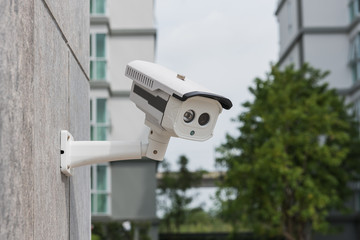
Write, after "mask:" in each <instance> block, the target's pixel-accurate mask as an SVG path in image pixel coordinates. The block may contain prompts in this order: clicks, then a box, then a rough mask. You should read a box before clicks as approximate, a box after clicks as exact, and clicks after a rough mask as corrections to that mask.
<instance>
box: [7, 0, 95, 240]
mask: <svg viewBox="0 0 360 240" xmlns="http://www.w3.org/2000/svg"><path fill="white" fill-rule="evenodd" d="M88 51H89V1H88V0H76V1H71V0H65V1H58V0H34V1H20V0H0V239H27V240H31V239H36V240H37V239H46V240H47V239H74V240H75V239H76V240H77V239H90V225H91V223H90V171H89V167H81V168H78V169H75V174H74V176H73V177H71V178H69V177H66V176H64V175H63V174H61V172H60V130H62V129H64V130H69V131H70V132H71V133H72V134H73V136H74V138H75V139H76V140H88V139H89V96H88V94H89V82H88V72H89V67H88V62H89V52H88Z"/></svg>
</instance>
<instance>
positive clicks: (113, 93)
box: [90, 0, 156, 239]
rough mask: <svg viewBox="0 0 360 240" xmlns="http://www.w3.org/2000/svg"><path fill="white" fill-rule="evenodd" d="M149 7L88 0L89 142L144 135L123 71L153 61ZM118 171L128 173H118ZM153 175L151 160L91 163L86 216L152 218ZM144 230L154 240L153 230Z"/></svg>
mask: <svg viewBox="0 0 360 240" xmlns="http://www.w3.org/2000/svg"><path fill="white" fill-rule="evenodd" d="M153 8H154V6H153V1H151V0H150V1H149V0H90V79H91V81H90V87H91V91H90V107H91V111H90V112H91V113H90V115H91V116H90V123H91V124H90V125H91V139H92V140H110V141H111V140H138V139H143V138H146V137H147V131H148V130H147V128H146V127H145V126H144V118H145V116H144V114H143V113H142V112H141V111H140V110H139V109H137V107H136V106H135V104H134V103H132V102H131V101H130V100H129V94H130V89H131V84H132V82H131V80H130V79H128V78H126V77H125V75H124V73H125V67H126V64H127V63H129V62H130V61H133V60H137V59H139V60H146V61H154V58H155V45H156V29H155V27H154V9H153ZM124 169H126V170H127V171H129V172H133V174H130V175H129V174H124ZM155 173H156V162H154V161H152V160H146V161H145V160H141V161H138V162H137V161H134V162H130V161H124V162H123V163H122V162H116V163H109V164H101V165H93V166H92V167H91V177H92V182H91V193H92V194H91V200H92V201H91V209H92V219H93V220H95V221H102V220H116V221H125V220H130V221H150V222H151V223H154V222H156V206H155V188H156V179H155ZM122 176H123V177H122ZM146 189H152V190H153V192H152V191H151V190H148V191H146ZM144 192H146V194H147V195H146V196H143V195H144ZM145 199H146V201H145ZM150 231H152V232H153V237H152V239H154V238H155V236H156V231H154V229H153V228H151V229H150Z"/></svg>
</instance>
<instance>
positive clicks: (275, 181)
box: [217, 64, 360, 240]
mask: <svg viewBox="0 0 360 240" xmlns="http://www.w3.org/2000/svg"><path fill="white" fill-rule="evenodd" d="M327 74H328V73H327V72H322V71H320V70H317V69H314V68H312V67H310V66H309V65H307V64H304V65H303V66H302V67H301V68H300V69H298V70H296V69H295V68H294V67H293V66H289V67H287V68H286V69H285V70H283V71H281V70H279V68H278V67H276V66H272V68H271V72H270V73H269V74H267V76H266V79H264V80H262V79H260V78H257V79H255V87H253V88H249V90H250V92H251V93H252V94H253V95H254V100H253V101H252V102H246V103H244V104H243V106H244V107H245V108H246V111H245V112H243V113H241V114H240V115H239V116H238V118H237V119H236V120H237V122H238V123H239V131H240V136H239V137H233V136H230V135H227V140H226V143H225V144H223V145H222V146H220V147H219V148H218V152H219V153H220V156H221V157H220V158H219V159H217V163H218V164H219V165H220V166H222V167H225V168H227V169H228V172H227V174H226V177H225V179H224V181H223V183H222V192H224V191H225V192H226V194H219V196H221V195H223V196H224V195H225V196H227V197H225V199H226V198H228V199H229V200H230V201H231V202H229V201H224V202H223V203H224V205H223V206H224V208H225V210H226V209H228V210H229V208H228V207H229V206H236V209H237V210H236V212H237V214H238V215H237V216H238V220H239V221H241V223H242V224H243V225H247V227H249V228H251V229H253V230H254V231H255V233H260V234H269V235H283V236H284V237H285V238H286V239H289V240H295V239H296V240H303V239H311V232H312V230H315V231H320V232H327V230H328V229H329V224H328V222H327V220H326V218H327V216H328V214H329V211H330V210H337V211H340V210H343V209H344V202H345V201H346V199H347V197H348V196H349V194H350V193H351V190H350V189H349V187H348V183H349V182H351V181H355V180H357V177H358V176H359V166H360V162H359V149H360V148H359V134H358V127H359V125H358V123H357V122H356V121H355V120H354V117H353V114H350V112H352V111H350V106H348V105H346V104H345V101H344V99H343V98H341V97H339V96H338V94H337V93H336V91H335V90H332V89H329V88H328V85H327V84H326V83H323V82H322V80H323V79H324V78H325V77H326V76H327ZM229 192H230V193H231V194H229ZM229 203H231V204H229ZM230 210H231V208H230ZM225 214H226V211H225ZM231 214H234V211H231ZM233 217H234V216H233V215H231V216H229V218H230V219H232V220H233Z"/></svg>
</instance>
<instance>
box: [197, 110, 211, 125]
mask: <svg viewBox="0 0 360 240" xmlns="http://www.w3.org/2000/svg"><path fill="white" fill-rule="evenodd" d="M209 121H210V115H209V114H208V113H203V114H201V115H200V117H199V124H200V125H201V126H204V125H206V124H208V123H209Z"/></svg>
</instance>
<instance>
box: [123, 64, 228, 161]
mask: <svg viewBox="0 0 360 240" xmlns="http://www.w3.org/2000/svg"><path fill="white" fill-rule="evenodd" d="M125 75H126V76H127V77H129V78H130V79H132V80H133V84H132V88H131V92H130V99H131V100H132V101H133V102H134V103H135V104H136V106H137V107H138V108H139V109H141V110H142V111H143V112H144V113H145V116H146V117H145V124H146V125H147V126H148V127H149V128H150V129H151V131H150V136H149V149H148V151H147V154H146V156H147V157H149V158H152V159H156V160H162V159H163V158H164V154H165V151H166V148H167V144H168V142H169V139H170V137H179V138H184V139H188V140H195V141H205V140H207V139H209V138H210V137H212V135H213V130H214V128H215V125H216V121H217V118H218V116H219V114H220V113H221V112H222V109H223V108H224V109H230V108H231V107H232V103H231V101H230V100H229V99H227V98H225V97H222V96H220V95H218V94H215V93H214V92H212V91H210V90H208V89H206V88H205V87H203V86H200V85H199V84H197V83H195V82H193V81H191V80H190V79H188V78H187V77H185V76H183V75H181V74H178V73H176V72H174V71H171V70H169V69H167V68H165V67H163V66H160V65H158V64H154V63H150V62H145V61H139V60H137V61H133V62H130V63H129V64H128V65H127V67H126V70H125Z"/></svg>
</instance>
